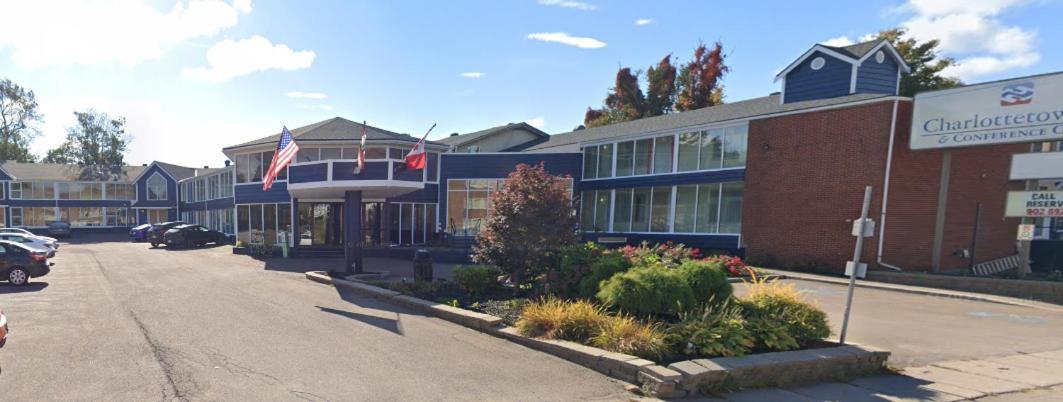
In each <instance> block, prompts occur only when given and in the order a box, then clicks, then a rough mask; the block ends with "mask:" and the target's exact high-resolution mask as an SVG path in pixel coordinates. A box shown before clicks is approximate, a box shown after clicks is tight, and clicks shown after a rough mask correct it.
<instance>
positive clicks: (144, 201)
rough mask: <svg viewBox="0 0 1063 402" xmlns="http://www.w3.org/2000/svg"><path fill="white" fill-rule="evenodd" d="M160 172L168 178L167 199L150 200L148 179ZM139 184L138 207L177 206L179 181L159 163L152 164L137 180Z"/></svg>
mask: <svg viewBox="0 0 1063 402" xmlns="http://www.w3.org/2000/svg"><path fill="white" fill-rule="evenodd" d="M156 172H158V173H159V175H160V176H162V178H164V179H166V197H167V199H166V200H161V201H148V179H150V178H151V177H152V176H154V175H155V173H156ZM136 185H137V200H138V201H137V202H136V206H137V207H176V206H177V182H176V181H175V180H174V179H173V177H170V175H169V174H168V173H166V171H165V170H162V168H160V167H159V165H152V166H151V167H149V168H148V170H146V171H145V172H144V174H142V175H141V176H140V179H139V180H137V182H136Z"/></svg>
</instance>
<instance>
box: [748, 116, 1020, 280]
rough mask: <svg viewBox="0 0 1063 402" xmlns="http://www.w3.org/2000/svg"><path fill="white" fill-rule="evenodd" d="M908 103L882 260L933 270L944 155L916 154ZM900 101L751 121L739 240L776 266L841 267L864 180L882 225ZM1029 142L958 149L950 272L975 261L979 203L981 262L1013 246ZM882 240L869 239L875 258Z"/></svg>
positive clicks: (897, 143)
mask: <svg viewBox="0 0 1063 402" xmlns="http://www.w3.org/2000/svg"><path fill="white" fill-rule="evenodd" d="M911 106H912V105H911V103H910V102H908V101H902V102H899V103H898V113H897V114H898V121H897V131H896V136H895V139H894V149H893V152H894V158H893V163H892V167H891V178H890V188H889V191H890V192H889V200H888V202H889V204H888V215H887V217H886V238H885V242H884V245H883V251H884V261H885V262H886V263H889V264H892V265H897V266H900V267H902V268H904V269H905V270H929V269H930V267H931V261H932V258H931V253H932V247H933V239H934V222H935V216H936V210H937V199H938V186H939V181H940V177H941V163H942V158H943V156H942V155H943V151H911V150H909V148H908V135H909V132H910V128H911V127H910V125H911ZM892 113H893V102H892V101H884V102H880V103H873V104H868V105H860V106H855V107H850V108H845V109H834V110H826V111H820V112H813V113H804V114H796V115H790V116H782V117H776V118H769V119H763V120H755V121H752V122H750V126H749V156H748V161H747V170H746V192H745V200H744V206H743V227H742V242H743V244H745V245H746V247H747V249H746V254H747V256H748V258H749V259H751V260H752V261H754V262H758V261H763V262H766V263H769V264H772V265H775V266H779V267H794V266H798V265H806V264H815V265H818V266H823V267H829V268H831V269H833V270H835V271H841V269H842V267H844V263H845V261H847V260H849V259H850V258H852V252H853V247H854V245H855V238H854V237H852V236H851V235H850V234H849V231H850V229H851V227H852V221H851V220H852V219H854V218H856V217H858V216H859V215H860V202H861V200H862V196H863V188H864V186H867V185H870V186H872V189H873V194H872V202H871V209H870V212H869V215H870V216H871V218H872V219H875V220H876V222H877V223H878V224H879V225H881V224H882V222H881V216H880V213H881V212H880V211H881V209H880V208H881V202H882V190H883V188H882V185H883V179H884V174H885V167H886V155H887V151H888V143H889V135H890V121H891V117H892ZM1028 147H1029V145H1006V146H991V147H980V148H965V149H955V150H952V151H951V152H952V164H951V178H950V180H949V193H948V198H947V200H948V209H947V213H946V225H945V232H944V241H943V246H942V265H943V268H944V269H945V270H954V269H963V268H965V267H966V266H967V264H968V263H969V261H968V260H966V259H963V258H959V257H954V256H952V252H953V251H955V250H957V249H961V248H969V247H970V244H971V237H972V231H973V223H974V209H975V204H976V202H982V218H981V226H980V229H979V236H978V237H979V241H978V248H977V250H976V258H977V260H978V261H979V262H981V261H985V260H988V259H992V258H997V257H1001V256H1004V255H1009V254H1012V253H1013V252H1014V237H1015V233H1014V232H1015V229H1016V225H1017V224H1018V220H1016V219H1004V218H1003V213H1004V201H1005V199H1006V192H1007V191H1008V190H1009V189H1012V190H1015V189H1021V187H1022V184H1021V183H1009V182H1008V181H1007V175H1008V170H1009V168H1010V161H1011V154H1013V153H1016V152H1026V150H1027V149H1028ZM877 249H878V236H877V230H876V236H875V237H872V238H869V239H866V241H865V243H864V250H863V258H862V260H863V261H864V262H868V263H873V262H874V261H875V257H876V255H877Z"/></svg>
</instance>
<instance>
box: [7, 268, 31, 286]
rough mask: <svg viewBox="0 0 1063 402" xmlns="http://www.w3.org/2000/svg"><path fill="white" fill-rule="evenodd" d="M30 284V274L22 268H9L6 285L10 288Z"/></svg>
mask: <svg viewBox="0 0 1063 402" xmlns="http://www.w3.org/2000/svg"><path fill="white" fill-rule="evenodd" d="M29 282H30V274H29V273H28V272H26V270H25V269H23V268H22V267H14V268H11V271H9V272H8V273H7V283H10V284H11V286H22V285H25V284H27V283H29Z"/></svg>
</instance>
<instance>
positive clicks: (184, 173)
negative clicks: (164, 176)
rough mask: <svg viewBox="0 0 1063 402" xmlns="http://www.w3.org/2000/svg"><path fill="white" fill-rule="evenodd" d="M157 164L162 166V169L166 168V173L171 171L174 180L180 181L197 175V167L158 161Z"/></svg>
mask: <svg viewBox="0 0 1063 402" xmlns="http://www.w3.org/2000/svg"><path fill="white" fill-rule="evenodd" d="M155 164H156V165H159V167H160V168H162V170H165V171H166V173H169V174H170V177H173V179H174V180H178V181H180V180H184V179H187V178H189V177H193V176H195V175H196V168H190V167H184V166H181V165H174V164H172V163H166V162H158V161H156V162H155Z"/></svg>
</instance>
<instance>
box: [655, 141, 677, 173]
mask: <svg viewBox="0 0 1063 402" xmlns="http://www.w3.org/2000/svg"><path fill="white" fill-rule="evenodd" d="M674 143H675V136H671V135H669V136H665V137H657V138H654V139H653V173H671V172H672V150H673V147H674Z"/></svg>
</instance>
